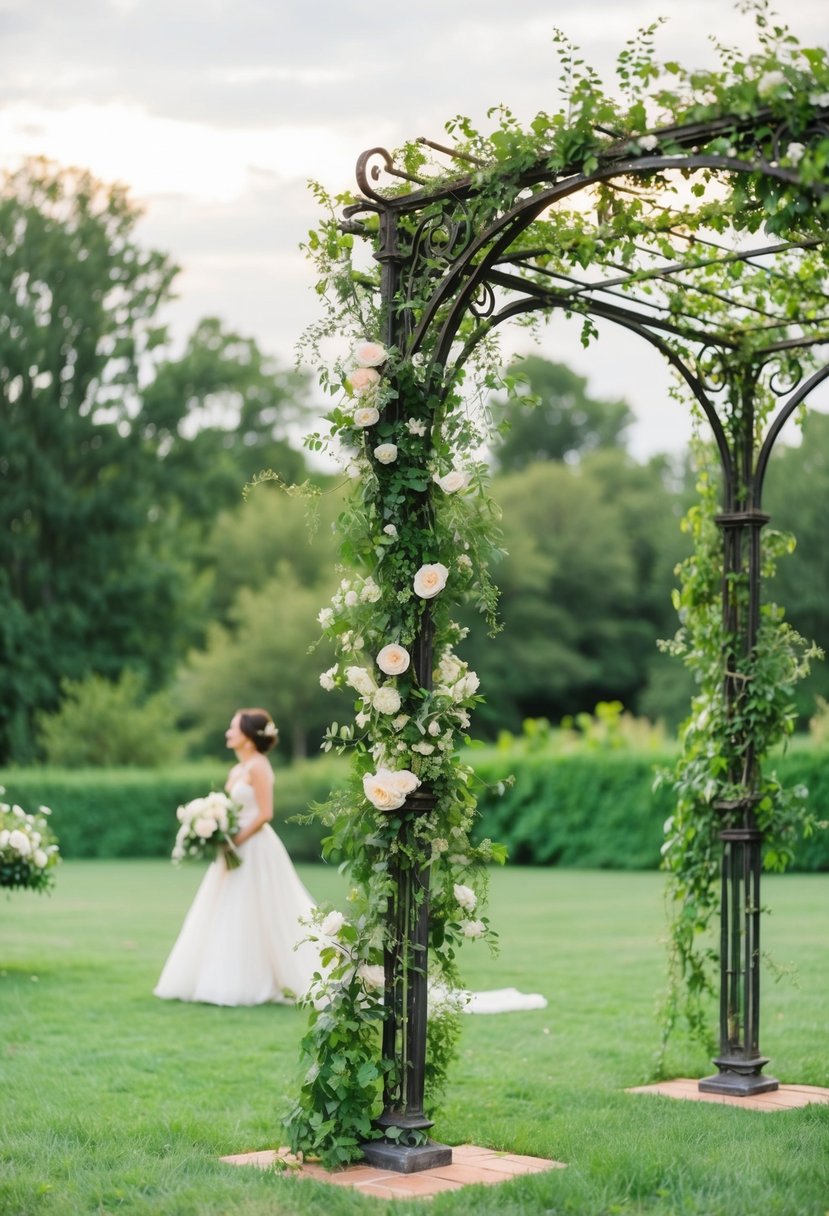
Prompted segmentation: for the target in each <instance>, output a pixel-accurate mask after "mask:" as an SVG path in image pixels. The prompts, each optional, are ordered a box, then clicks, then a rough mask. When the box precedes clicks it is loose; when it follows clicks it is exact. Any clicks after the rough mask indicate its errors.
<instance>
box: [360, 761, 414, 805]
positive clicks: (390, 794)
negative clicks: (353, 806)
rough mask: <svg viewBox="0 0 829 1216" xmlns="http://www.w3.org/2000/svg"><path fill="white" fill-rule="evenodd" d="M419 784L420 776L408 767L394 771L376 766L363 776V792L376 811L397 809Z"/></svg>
mask: <svg viewBox="0 0 829 1216" xmlns="http://www.w3.org/2000/svg"><path fill="white" fill-rule="evenodd" d="M419 785H420V778H419V777H416V776H415V774H414V773H413V772H411V770H410V769H407V768H403V769H397V770H396V771H394V770H392V769H388V768H378V769H377V772H376V773H366V775H365V776H364V777H363V793H364V794H365V796H366V798H367V799H368V801H369V802H370V803H371V805H372V806H374V807H376V808H377V810H378V811H397V810H399V809H400V807H401V806H402V805H403V803H404V802H405V801H406V798H407V797H408V796H409V794H411V793H412V792H413V791H414V790H416V789H417V787H418V786H419Z"/></svg>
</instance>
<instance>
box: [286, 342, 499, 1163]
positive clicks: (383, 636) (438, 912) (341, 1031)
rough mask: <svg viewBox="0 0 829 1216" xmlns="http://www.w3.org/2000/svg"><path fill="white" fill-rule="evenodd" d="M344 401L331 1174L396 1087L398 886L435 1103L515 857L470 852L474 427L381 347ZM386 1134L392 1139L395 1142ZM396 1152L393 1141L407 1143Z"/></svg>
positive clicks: (329, 1033)
mask: <svg viewBox="0 0 829 1216" xmlns="http://www.w3.org/2000/svg"><path fill="white" fill-rule="evenodd" d="M339 378H340V381H341V383H342V385H343V387H344V390H345V398H344V400H342V401H341V402H340V403H339V404H338V405H337V406H336V407H335V408H334V409H333V410H332V412H331V414H330V415H329V420H330V422H331V440H332V442H335V443H336V444H337V445H338V450H339V453H340V458H341V461H342V463H343V465H344V466H345V471H346V473H347V474H348V475H349V476H351V477H353V478H354V480H355V483H356V486H355V493H354V495H353V497H352V501H351V503H350V505H349V507H348V509H347V510H346V511H345V512H344V513H343V515H342V516H341V518H340V520H339V524H338V527H339V529H340V531H341V534H342V537H343V542H342V551H343V555H344V557H346V558H347V560H348V561H349V563H350V565H351V569H350V570H349V572H348V573H347V574H346V573H345V572H344V577H343V578H342V581H341V582H340V585H339V587H338V589H337V591H336V593H335V594H334V597H333V599H332V601H331V604H330V606H327V607H325V608H323V609H322V610H321V611H320V614H319V621H320V625H321V626H322V629H323V631H324V633H325V634H326V635H327V636H328V637H329V638H330V639H331V640H332V641H333V643H334V646H335V650H336V654H337V662H336V663H335V664H334V665H333V666H332V667H330V668H329V669H328V670H327V671H325V672H323V673H322V675H321V676H320V682H321V684H322V686H323V687H324V688H326V689H333V688H348V689H351V690H352V691H353V693H354V696H355V703H354V709H355V714H354V719H353V723H344V724H340V723H336V722H335V723H333V724H332V725H331V727H330V728H329V730H328V732H327V736H326V740H325V743H324V745H323V746H324V748H325V750H330V749H332V748H336V749H337V750H339V751H343V750H345V749H349V750H350V751H351V753H352V756H353V771H352V776H351V779H350V782H349V785H348V787H347V788H346V789H345V790H343V791H341V792H339V793H337V794H335V795H334V796H333V797H332V799H331V800H330V801H329V802H328V803H327V804H326V805H325V807H323V808H319V813H320V814H321V815H322V817H323V819H324V822H325V823H326V824H327V826H328V827H329V829H330V834H329V835H328V837H327V838H326V840H325V842H324V850H325V852H326V855H331V856H336V857H338V858H339V859H341V860H342V861H343V862H344V863H345V866H346V868H347V870H348V873H349V875H350V878H351V880H352V883H353V886H352V890H351V892H350V894H349V905H350V907H349V910H348V912H347V913H343V912H340V911H338V910H333V911H330V912H329V913H328V914H327V916H325V919H324V920H323V921H322V922H321V923H318V925H317V934H318V937H317V940H319V941H320V942H321V944H322V949H321V960H322V964H323V971H322V973H321V974H320V975H319V977H318V981H317V983H316V985H315V987H314V988H313V989H312V991H311V993H310V994H309V995H310V1000H309V1008H310V1019H309V1030H308V1033H307V1035H306V1037H305V1039H304V1041H303V1048H304V1052H305V1056H306V1062H307V1072H306V1075H305V1081H304V1084H303V1085H302V1087H301V1091H300V1095H299V1099H298V1102H297V1105H296V1107H295V1109H294V1111H293V1112H292V1114H291V1116H290V1118H289V1120H288V1130H289V1134H290V1140H291V1147H292V1148H293V1149H294V1151H304V1152H311V1153H314V1154H316V1155H319V1156H321V1157H322V1159H323V1160H324V1161H326V1162H327V1163H328V1164H330V1165H338V1164H343V1163H345V1162H346V1161H348V1160H351V1159H353V1158H354V1157H356V1156H358V1155H359V1152H360V1147H359V1146H360V1141H361V1140H366V1139H369V1138H371V1137H372V1136H374V1135H377V1134H378V1133H377V1132H375V1131H374V1129H373V1128H372V1125H371V1115H372V1114H373V1113H374V1114H376V1113H379V1112H378V1111H377V1109H376V1108H377V1099H378V1093H379V1086H380V1082H381V1080H382V1068H381V1061H380V1059H379V1055H380V1040H379V1033H378V1032H379V1027H380V1024H381V1023H382V1019H383V1003H382V997H383V967H382V961H383V947H384V945H385V944H386V932H387V926H386V915H387V907H388V900H389V897H390V895H392V893H393V889H394V881H395V880H394V874H395V873H396V872H399V871H400V870H401V869H403V870H405V869H409V870H411V871H413V872H414V871H417V870H418V869H419V868H421V867H422V866H423V865H424V864H425V865H426V866H428V869H429V875H430V935H429V950H430V954H429V977H430V985H431V988H432V992H433V994H434V995H435V998H436V999H434V1000H433V1001H432V1002H431V1005H432V1007H431V1009H430V1021H429V1044H428V1046H429V1061H428V1064H427V1102H428V1103H429V1105H430V1106H434V1102H435V1100H436V1097H437V1095H438V1093H439V1092H440V1089H441V1087H442V1084H443V1082H444V1080H445V1076H446V1069H447V1067H448V1065H449V1063H450V1060H451V1058H452V1055H453V1050H454V1045H455V1042H456V1040H457V1035H458V1005H457V1001H455V1000H453V999H452V998H451V996H450V995H449V994H451V993H452V992H454V991H457V989H458V987H459V976H458V972H457V966H456V953H457V950H458V947H459V946H460V944H461V943H462V942H463V941H464V940H468V939H474V938H485V939H488V941H489V942H490V944H491V945H494V943H495V940H496V939H495V935H494V933H493V931H492V929H491V928H490V925H489V921H488V919H487V917H486V915H485V913H484V911H483V908H484V900H485V887H486V872H485V866H486V865H487V864H488V863H490V862H493V861H496V862H502V861H503V860H504V859H505V856H506V854H505V850H504V849H503V848H501V847H499V846H497V845H494V844H493V843H492V842H490V841H488V840H485V841H483V842H482V843H480V844H478V845H473V844H472V842H471V839H470V832H471V828H472V823H473V818H474V813H475V805H476V800H475V796H474V793H473V790H472V778H473V773H472V770H471V769H470V768H469V767H468V766H467V765H465V764H463V763H462V762H461V760H460V759H459V757H458V754H457V749H458V747H459V744H460V743H461V742H462V741H463V740H465V739H466V731H467V728H468V727H469V724H470V714H471V711H472V710H473V709H474V706H475V705H476V704H477V703H478V702H479V701H480V700H481V697H480V695H479V692H478V688H479V681H478V676H477V675H476V673H475V672H474V671H471V670H470V669H469V666H468V664H467V663H466V662H465V661H464V660H463V659H462V658H461V657H460V656H459V655H458V654H457V653H456V652H455V647H456V646H457V645H458V644H459V643H460V642H461V641H462V640H463V638H464V636H465V633H466V631H465V630H464V629H462V628H461V627H460V626H459V625H458V624H457V623H456V622H454V621H453V620H452V617H451V609H452V606H453V605H454V604H456V603H459V602H461V601H467V600H474V601H477V603H478V604H479V607H480V608H481V610H482V611H483V612H484V614H485V615H486V616H488V617H489V618H490V619H491V618H492V614H493V610H494V606H495V599H496V596H495V592H494V589H493V587H492V584H491V582H490V581H489V577H488V575H487V559H488V558H489V557H490V556H491V554H492V551H493V549H494V546H495V537H494V528H495V525H496V523H497V515H496V512H495V510H494V508H493V507H492V504H491V503H490V501H489V499H488V498H487V497H486V493H485V469H484V467H483V466H482V465H481V464H479V463H476V462H474V461H473V460H470V459H469V458H464V457H463V456H462V455H461V452H462V451H465V450H468V442H469V439H470V429H469V425H471V424H468V425H465V426H464V427H462V428H460V429H458V428H455V427H452V426H446V427H444V428H443V429H442V430H441V428H440V427H439V426H437V425H436V424H435V421H434V419H435V415H436V410H435V398H434V395H433V394H432V393H431V392H430V387H429V377H428V374H427V373H426V372H425V371H424V370H423V369H422V368H418V367H414V366H413V365H412V364H411V362H408V363H407V362H405V361H404V360H402V359H401V358H400V356H399V354H398V353H397V352H396V351H394V350H387V349H385V348H384V347H383V346H381V345H380V344H379V343H377V342H374V341H368V340H365V341H361V342H358V343H357V344H356V345H355V347H354V349H353V352H352V357H351V360H350V361H349V363H348V364H347V365H346V366H344V367H341V368H340V369H339ZM424 630H428V631H429V632H430V634H431V635H432V636H433V647H434V649H433V655H434V662H433V667H434V671H433V678H432V681H431V687H428V686H425V685H422V684H420V683H419V682H418V679H417V670H416V666H417V665H416V664H415V663H414V662H413V661H412V659H413V647H414V646H415V644H416V643H417V641H418V638H419V637H420V636H421V634H422V632H423V631H424ZM421 787H423V788H427V789H428V790H429V791H430V792H431V793H432V794H433V795H434V796H435V808H434V810H431V811H429V812H428V813H426V814H423V815H419V816H417V817H416V818H415V819H414V820H413V819H411V817H409V818H408V820H407V821H406V825H405V826H404V816H405V809H404V804H405V803H406V799H407V797H409V795H411V794H412V793H414V792H415V791H416V790H418V789H419V788H421ZM386 1134H387V1135H388V1134H389V1133H388V1129H387V1132H386ZM392 1134H394V1129H392Z"/></svg>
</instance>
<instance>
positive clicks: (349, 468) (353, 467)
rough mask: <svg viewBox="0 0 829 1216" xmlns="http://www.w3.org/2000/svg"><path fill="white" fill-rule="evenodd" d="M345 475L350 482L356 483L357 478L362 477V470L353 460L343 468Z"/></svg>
mask: <svg viewBox="0 0 829 1216" xmlns="http://www.w3.org/2000/svg"><path fill="white" fill-rule="evenodd" d="M345 475H346V477H350V478H351V480H352V481H356V480H357V478H358V477H362V475H363V470H362V469H361V468H360V466H359V465H358V464H356V463H355V462H354V461H353V460H352V462H351V464H347V465H346V466H345Z"/></svg>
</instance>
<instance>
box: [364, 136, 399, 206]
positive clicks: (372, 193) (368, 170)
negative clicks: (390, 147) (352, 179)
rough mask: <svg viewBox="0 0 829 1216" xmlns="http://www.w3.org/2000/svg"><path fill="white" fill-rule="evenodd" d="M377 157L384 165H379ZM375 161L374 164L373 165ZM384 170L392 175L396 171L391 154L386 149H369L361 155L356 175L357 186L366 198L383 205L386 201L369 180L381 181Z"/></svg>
mask: <svg viewBox="0 0 829 1216" xmlns="http://www.w3.org/2000/svg"><path fill="white" fill-rule="evenodd" d="M375 157H379V158H380V161H382V164H379V163H377V162H376V161H375ZM373 161H374V163H372V162H373ZM384 170H385V171H386V173H392V171H393V170H394V161H393V160H392V157H391V153H390V152H387V151H386V149H385V148H369V149H368V150H367V151H366V152H361V153H360V156H359V158H358V160H357V169H356V174H355V176H356V178H357V185H358V186H359V187H360V189H361V190H362V192H363V194H364V195H365V196H366V198H372V199H374V200H375V201H376V202H378V203H383V202H385V201H386V200H385V199H384V198H383V196H382V194H378V193H377V191H376V190H375V189H374V187H373V186H372V185H370V184H369V178H371V181H373V182H377V181H379V180H380V174H381V173H382V172H383V171H384Z"/></svg>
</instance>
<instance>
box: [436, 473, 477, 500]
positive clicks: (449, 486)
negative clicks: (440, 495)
mask: <svg viewBox="0 0 829 1216" xmlns="http://www.w3.org/2000/svg"><path fill="white" fill-rule="evenodd" d="M433 480H434V481H435V482H436V483H437V484H438V485H439V486H440V488H441V489H442V490H443V492H444V494H457V492H458V490H463V489H465V488H466V487H467V486H468V485H469V474H468V473H465V472H464V471H463V469H452V470H451V472H449V473H445V474H444V475H443V477H438V475H437V473H435V475H434V477H433Z"/></svg>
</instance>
